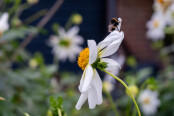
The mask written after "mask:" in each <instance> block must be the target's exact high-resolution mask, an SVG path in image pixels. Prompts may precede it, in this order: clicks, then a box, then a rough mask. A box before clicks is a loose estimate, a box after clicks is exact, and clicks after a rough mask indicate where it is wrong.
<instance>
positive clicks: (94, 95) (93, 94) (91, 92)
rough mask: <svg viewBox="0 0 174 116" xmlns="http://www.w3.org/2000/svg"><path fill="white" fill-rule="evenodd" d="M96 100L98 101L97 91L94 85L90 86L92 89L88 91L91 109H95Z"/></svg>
mask: <svg viewBox="0 0 174 116" xmlns="http://www.w3.org/2000/svg"><path fill="white" fill-rule="evenodd" d="M96 102H97V93H96V91H95V89H94V87H93V86H92V87H91V88H90V90H89V91H88V104H89V108H90V109H94V108H95V106H96Z"/></svg>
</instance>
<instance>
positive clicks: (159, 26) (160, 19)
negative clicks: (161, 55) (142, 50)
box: [146, 12, 166, 41]
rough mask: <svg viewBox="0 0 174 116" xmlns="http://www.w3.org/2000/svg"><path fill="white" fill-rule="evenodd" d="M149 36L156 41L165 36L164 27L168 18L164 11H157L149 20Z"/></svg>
mask: <svg viewBox="0 0 174 116" xmlns="http://www.w3.org/2000/svg"><path fill="white" fill-rule="evenodd" d="M146 26H147V28H148V31H147V37H148V38H150V39H152V40H154V41H156V40H159V39H163V38H164V36H165V33H164V28H165V26H166V20H165V17H164V14H163V13H162V12H156V13H155V14H153V15H152V17H151V20H150V21H148V22H147V25H146Z"/></svg>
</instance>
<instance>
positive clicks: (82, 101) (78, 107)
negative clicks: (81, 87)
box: [76, 93, 88, 110]
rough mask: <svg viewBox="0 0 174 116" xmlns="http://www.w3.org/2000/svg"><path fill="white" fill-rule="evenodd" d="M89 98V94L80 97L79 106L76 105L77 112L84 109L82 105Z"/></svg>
mask: <svg viewBox="0 0 174 116" xmlns="http://www.w3.org/2000/svg"><path fill="white" fill-rule="evenodd" d="M87 97H88V93H82V94H81V95H80V98H79V100H78V102H77V104H76V109H77V110H80V109H81V107H82V105H83V104H84V103H85V101H86V99H87Z"/></svg>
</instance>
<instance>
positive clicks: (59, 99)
mask: <svg viewBox="0 0 174 116" xmlns="http://www.w3.org/2000/svg"><path fill="white" fill-rule="evenodd" d="M57 103H58V105H59V106H61V105H63V98H62V97H58V98H57Z"/></svg>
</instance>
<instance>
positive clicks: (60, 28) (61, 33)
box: [58, 27, 66, 39]
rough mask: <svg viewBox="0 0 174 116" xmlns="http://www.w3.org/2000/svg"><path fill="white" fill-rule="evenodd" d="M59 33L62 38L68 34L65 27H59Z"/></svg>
mask: <svg viewBox="0 0 174 116" xmlns="http://www.w3.org/2000/svg"><path fill="white" fill-rule="evenodd" d="M58 34H59V36H60V37H61V38H60V39H63V38H64V37H65V36H66V32H65V29H64V28H63V27H59V30H58Z"/></svg>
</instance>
